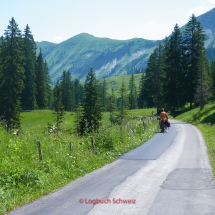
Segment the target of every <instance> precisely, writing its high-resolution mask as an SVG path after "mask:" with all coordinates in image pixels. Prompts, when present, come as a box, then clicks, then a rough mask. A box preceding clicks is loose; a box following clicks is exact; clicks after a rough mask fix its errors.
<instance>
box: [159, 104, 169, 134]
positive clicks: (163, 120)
mask: <svg viewBox="0 0 215 215" xmlns="http://www.w3.org/2000/svg"><path fill="white" fill-rule="evenodd" d="M168 118H169V116H168V114H167V113H166V112H165V110H164V108H162V111H161V113H160V127H161V131H162V132H164V126H165V123H166V121H167V120H168Z"/></svg>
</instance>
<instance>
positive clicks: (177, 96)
mask: <svg viewBox="0 0 215 215" xmlns="http://www.w3.org/2000/svg"><path fill="white" fill-rule="evenodd" d="M164 52H165V60H164V64H165V66H164V74H165V78H164V80H163V99H164V103H165V106H166V108H167V109H168V110H171V113H172V115H175V111H176V109H178V108H179V107H181V106H184V105H185V102H184V100H183V98H184V94H183V92H184V88H183V82H184V75H183V73H182V66H181V65H182V57H181V56H182V35H181V32H180V29H179V27H178V25H177V24H176V25H175V28H174V31H173V32H172V34H171V36H170V38H169V40H166V42H165V48H164Z"/></svg>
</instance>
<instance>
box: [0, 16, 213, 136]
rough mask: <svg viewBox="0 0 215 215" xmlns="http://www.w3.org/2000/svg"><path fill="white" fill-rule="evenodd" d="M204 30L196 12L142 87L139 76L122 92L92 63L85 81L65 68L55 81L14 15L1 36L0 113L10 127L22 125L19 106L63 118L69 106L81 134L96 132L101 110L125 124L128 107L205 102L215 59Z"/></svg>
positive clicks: (160, 52) (172, 107) (158, 51)
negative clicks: (98, 75) (210, 57)
mask: <svg viewBox="0 0 215 215" xmlns="http://www.w3.org/2000/svg"><path fill="white" fill-rule="evenodd" d="M204 40H205V36H204V32H203V30H202V28H201V25H200V23H199V22H198V21H197V19H196V17H195V16H194V15H192V17H191V18H190V20H189V21H188V23H187V25H186V28H185V30H184V31H183V32H181V30H180V28H179V27H178V25H177V24H176V25H175V28H174V31H173V32H172V34H171V35H170V36H169V37H168V38H166V39H165V40H164V42H163V43H160V44H159V45H158V47H156V48H155V50H154V51H153V53H152V54H151V55H150V57H149V60H148V64H147V67H146V70H145V71H144V72H142V77H141V79H140V83H139V86H138V87H137V86H136V84H135V80H134V75H133V74H132V75H131V77H130V81H129V85H128V89H126V86H125V84H124V82H122V84H121V87H120V89H119V92H118V94H117V95H115V92H114V90H113V89H111V93H109V94H108V93H107V90H108V89H107V81H106V79H103V80H100V81H99V80H97V79H96V74H95V72H94V70H93V68H91V69H90V71H89V73H88V75H87V77H86V80H85V82H84V84H83V83H80V81H79V80H78V79H75V80H73V79H72V76H71V73H70V71H66V70H64V71H63V72H62V74H61V77H60V78H59V80H58V81H57V83H56V84H55V85H54V86H52V85H51V84H52V83H51V81H50V77H49V71H48V64H47V62H46V61H45V60H44V59H43V54H42V51H41V50H40V51H39V54H38V55H37V54H36V44H35V42H34V39H33V35H32V33H31V31H30V28H29V26H28V25H27V26H26V28H25V30H24V33H23V34H22V33H21V31H20V30H19V28H18V25H17V23H16V22H15V20H14V18H12V19H11V21H10V22H9V26H8V28H7V29H6V30H5V34H4V36H2V37H1V40H0V116H1V119H2V120H4V121H5V122H6V126H7V128H8V129H11V128H19V127H20V111H21V110H34V109H53V110H55V112H56V114H57V122H60V121H61V119H62V117H63V113H64V111H76V113H77V116H78V117H77V121H78V123H77V130H78V132H79V133H80V134H84V133H86V132H87V133H88V132H92V131H96V130H97V129H98V128H99V125H100V121H101V119H102V112H103V111H108V112H110V121H111V123H122V122H123V120H124V119H125V116H126V110H127V109H137V108H147V107H156V108H157V112H159V110H160V108H161V107H165V109H167V110H169V111H171V113H172V114H173V115H174V114H175V113H176V111H177V110H179V109H180V108H183V107H184V106H185V105H186V104H189V106H190V109H192V108H193V105H199V106H200V107H201V108H203V107H204V105H205V104H206V102H207V101H208V100H209V99H210V98H213V96H214V89H215V87H214V86H215V61H213V62H211V63H210V62H209V60H208V58H207V56H206V50H205V47H204Z"/></svg>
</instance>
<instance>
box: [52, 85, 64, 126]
mask: <svg viewBox="0 0 215 215" xmlns="http://www.w3.org/2000/svg"><path fill="white" fill-rule="evenodd" d="M54 111H55V114H56V126H57V129H58V130H59V128H60V124H61V123H62V119H63V115H64V107H63V103H62V90H61V85H60V84H57V85H56V86H55V97H54Z"/></svg>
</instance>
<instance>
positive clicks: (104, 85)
mask: <svg viewBox="0 0 215 215" xmlns="http://www.w3.org/2000/svg"><path fill="white" fill-rule="evenodd" d="M99 88H100V92H101V95H100V97H101V104H102V108H103V110H104V111H106V110H107V82H106V79H105V78H104V79H103V81H102V83H100V84H99Z"/></svg>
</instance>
